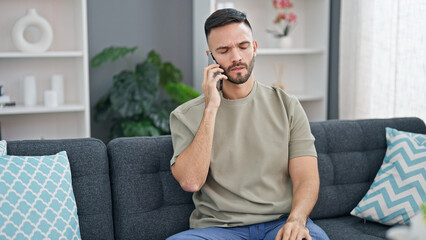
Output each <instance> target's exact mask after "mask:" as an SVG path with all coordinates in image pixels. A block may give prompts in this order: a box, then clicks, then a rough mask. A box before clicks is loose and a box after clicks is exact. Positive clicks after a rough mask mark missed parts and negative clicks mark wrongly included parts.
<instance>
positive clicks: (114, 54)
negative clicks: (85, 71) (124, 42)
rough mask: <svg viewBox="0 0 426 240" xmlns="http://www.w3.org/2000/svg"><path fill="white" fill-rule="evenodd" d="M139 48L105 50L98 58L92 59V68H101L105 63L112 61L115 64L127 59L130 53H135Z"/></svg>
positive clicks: (112, 47)
mask: <svg viewBox="0 0 426 240" xmlns="http://www.w3.org/2000/svg"><path fill="white" fill-rule="evenodd" d="M137 49H138V47H132V48H128V47H114V46H111V47H109V48H105V49H104V50H103V51H102V52H100V53H98V54H97V55H96V56H94V57H92V59H91V60H90V65H91V66H92V67H99V66H101V65H102V64H103V63H105V62H108V61H112V62H115V61H117V60H118V59H120V58H123V57H125V56H126V55H127V54H129V53H134V52H135V51H136V50H137Z"/></svg>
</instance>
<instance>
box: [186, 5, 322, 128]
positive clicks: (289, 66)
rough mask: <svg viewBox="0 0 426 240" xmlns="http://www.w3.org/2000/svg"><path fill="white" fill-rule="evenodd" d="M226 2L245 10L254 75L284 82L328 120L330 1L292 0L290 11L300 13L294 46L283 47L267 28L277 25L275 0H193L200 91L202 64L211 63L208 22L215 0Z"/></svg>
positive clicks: (314, 117)
mask: <svg viewBox="0 0 426 240" xmlns="http://www.w3.org/2000/svg"><path fill="white" fill-rule="evenodd" d="M224 2H232V3H234V7H235V8H236V9H238V10H240V11H242V12H244V13H246V14H247V17H248V19H249V21H250V24H251V25H252V28H253V37H254V39H255V40H256V41H257V42H258V51H257V56H256V63H255V67H254V70H253V76H254V78H255V80H258V81H260V82H262V83H265V84H267V85H274V84H277V83H281V84H283V85H284V86H285V90H286V92H288V93H289V94H292V95H295V96H297V97H298V98H299V101H300V102H301V103H302V106H303V107H304V109H305V111H306V114H307V116H308V119H309V120H310V121H321V120H326V118H327V91H328V37H329V8H330V1H329V0H293V1H292V3H293V5H294V7H293V8H292V9H291V11H293V12H295V13H296V15H297V26H296V28H295V30H294V32H292V33H291V37H292V40H293V47H292V48H289V49H280V48H277V46H278V40H277V39H276V38H274V37H273V36H272V35H271V34H270V33H267V31H266V29H270V28H272V27H273V20H274V18H275V16H276V13H277V11H276V10H275V9H274V7H273V1H272V0H228V1H224V0H208V1H198V0H193V32H194V36H193V39H194V44H193V46H194V47H193V54H194V56H193V57H194V69H193V71H194V72H193V79H194V85H195V88H196V89H198V90H199V91H201V83H202V80H203V76H202V69H203V68H204V67H205V66H206V65H207V57H206V54H205V50H207V49H208V47H207V44H206V40H205V34H204V22H205V20H206V19H207V17H208V16H209V15H210V14H211V13H213V12H214V11H215V10H216V6H217V3H224ZM280 69H283V76H282V79H279V74H278V73H279V71H280Z"/></svg>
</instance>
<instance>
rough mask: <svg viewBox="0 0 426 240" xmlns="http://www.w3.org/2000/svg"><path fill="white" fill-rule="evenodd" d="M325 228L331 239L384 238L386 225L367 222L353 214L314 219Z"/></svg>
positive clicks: (358, 239) (368, 239) (370, 239)
mask: <svg viewBox="0 0 426 240" xmlns="http://www.w3.org/2000/svg"><path fill="white" fill-rule="evenodd" d="M314 222H315V223H316V224H317V225H318V226H320V227H321V228H322V229H324V230H325V232H326V233H327V235H328V237H329V238H330V239H331V240H334V239H335V240H360V239H362V240H379V239H380V240H382V239H386V238H385V236H386V231H387V230H388V229H389V227H388V226H385V225H382V224H379V223H374V222H369V221H366V220H363V219H361V218H357V217H354V216H344V217H337V218H330V219H318V220H315V221H314Z"/></svg>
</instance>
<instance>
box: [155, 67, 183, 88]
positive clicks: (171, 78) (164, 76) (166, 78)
mask: <svg viewBox="0 0 426 240" xmlns="http://www.w3.org/2000/svg"><path fill="white" fill-rule="evenodd" d="M182 79H183V75H182V72H181V71H180V70H179V69H178V68H176V67H175V66H174V65H173V64H172V63H171V62H166V63H164V64H163V66H162V68H161V69H160V86H161V87H165V86H166V84H167V83H169V82H173V83H180V82H182Z"/></svg>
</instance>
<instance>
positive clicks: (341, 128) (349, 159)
mask: <svg viewBox="0 0 426 240" xmlns="http://www.w3.org/2000/svg"><path fill="white" fill-rule="evenodd" d="M386 127H392V128H396V129H400V130H401V131H407V132H416V133H422V134H424V133H426V126H425V123H424V122H423V121H422V120H421V119H418V118H393V119H368V120H329V121H324V122H314V123H311V130H312V134H313V135H314V136H315V138H316V140H315V147H316V149H317V152H318V170H319V174H320V191H319V196H318V201H317V204H316V206H315V207H314V209H313V211H312V213H311V215H310V216H311V218H312V219H318V218H330V217H340V216H345V215H349V213H350V212H351V210H352V209H353V208H354V207H355V206H356V205H357V204H358V203H359V201H360V200H361V199H362V198H363V197H364V195H365V194H366V193H367V191H368V189H369V188H370V185H371V183H372V182H373V180H374V178H375V176H376V174H377V172H378V170H379V168H380V166H381V165H382V162H383V158H384V156H385V152H386V148H387V145H386V136H385V128H386Z"/></svg>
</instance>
